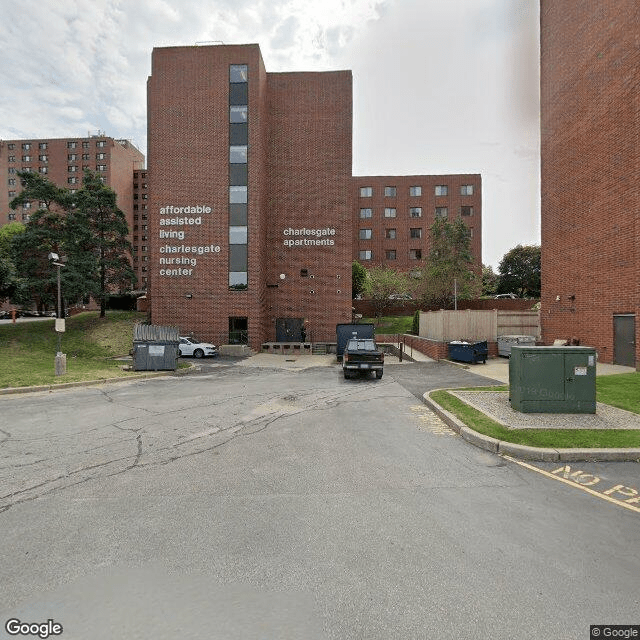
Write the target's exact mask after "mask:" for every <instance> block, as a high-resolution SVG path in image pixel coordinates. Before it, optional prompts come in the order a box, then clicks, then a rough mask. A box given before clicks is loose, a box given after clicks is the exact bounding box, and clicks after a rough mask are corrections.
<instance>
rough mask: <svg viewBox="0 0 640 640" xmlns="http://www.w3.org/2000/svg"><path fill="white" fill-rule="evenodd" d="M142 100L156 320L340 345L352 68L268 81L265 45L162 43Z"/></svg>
mask: <svg viewBox="0 0 640 640" xmlns="http://www.w3.org/2000/svg"><path fill="white" fill-rule="evenodd" d="M147 100H148V131H149V149H148V162H149V194H150V201H149V238H150V246H149V250H150V263H149V274H150V290H149V295H150V301H151V315H152V320H153V322H154V323H156V324H171V325H176V326H179V327H180V329H181V331H182V332H184V333H195V334H196V335H198V337H200V338H201V339H207V340H211V341H214V342H216V343H218V344H227V343H234V342H245V343H248V344H249V345H251V346H252V347H254V348H258V347H259V346H260V344H261V343H263V342H265V341H282V342H290V341H303V340H306V341H308V342H309V341H314V342H317V341H333V340H335V325H336V324H337V323H339V322H348V321H349V320H350V318H351V251H352V246H351V190H350V185H351V140H352V79H351V72H349V71H336V72H328V73H267V72H266V70H265V67H264V63H263V60H262V56H261V54H260V49H259V47H258V46H257V45H229V46H227V45H220V46H195V47H169V48H158V49H154V51H153V56H152V72H151V76H150V78H149V81H148V98H147Z"/></svg>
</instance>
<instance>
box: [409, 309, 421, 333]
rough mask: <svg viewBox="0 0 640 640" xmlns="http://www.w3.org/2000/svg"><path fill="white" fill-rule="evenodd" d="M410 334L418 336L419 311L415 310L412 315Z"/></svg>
mask: <svg viewBox="0 0 640 640" xmlns="http://www.w3.org/2000/svg"><path fill="white" fill-rule="evenodd" d="M411 333H413V334H414V335H416V336H417V335H420V309H416V312H415V313H414V314H413V322H412V323H411Z"/></svg>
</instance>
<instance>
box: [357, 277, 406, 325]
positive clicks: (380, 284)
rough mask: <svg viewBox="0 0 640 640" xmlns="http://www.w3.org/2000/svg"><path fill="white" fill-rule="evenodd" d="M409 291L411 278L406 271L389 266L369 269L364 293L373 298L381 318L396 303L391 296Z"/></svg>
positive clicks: (374, 307)
mask: <svg viewBox="0 0 640 640" xmlns="http://www.w3.org/2000/svg"><path fill="white" fill-rule="evenodd" d="M408 291H409V280H408V278H407V276H406V275H405V274H404V273H398V272H397V271H394V270H393V269H390V268H389V267H372V268H371V269H369V270H368V271H367V279H366V281H365V284H364V287H363V293H364V295H365V296H366V297H367V298H369V299H370V300H371V303H372V305H373V309H374V312H375V315H376V318H380V317H381V316H382V315H384V312H385V311H386V310H387V309H388V308H389V307H391V306H392V305H394V304H395V300H393V299H390V296H392V295H394V294H403V293H407V292H408Z"/></svg>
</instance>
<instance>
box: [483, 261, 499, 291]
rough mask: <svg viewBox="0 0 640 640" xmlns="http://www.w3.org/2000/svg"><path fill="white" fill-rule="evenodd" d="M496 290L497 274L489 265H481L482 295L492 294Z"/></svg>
mask: <svg viewBox="0 0 640 640" xmlns="http://www.w3.org/2000/svg"><path fill="white" fill-rule="evenodd" d="M497 290H498V275H497V274H496V273H495V272H494V270H493V267H492V266H491V265H487V264H483V265H482V295H483V296H492V295H494V294H495V293H496V291H497Z"/></svg>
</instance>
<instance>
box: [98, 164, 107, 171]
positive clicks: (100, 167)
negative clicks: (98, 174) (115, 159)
mask: <svg viewBox="0 0 640 640" xmlns="http://www.w3.org/2000/svg"><path fill="white" fill-rule="evenodd" d="M106 170H107V165H106V164H98V165H96V171H106Z"/></svg>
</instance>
